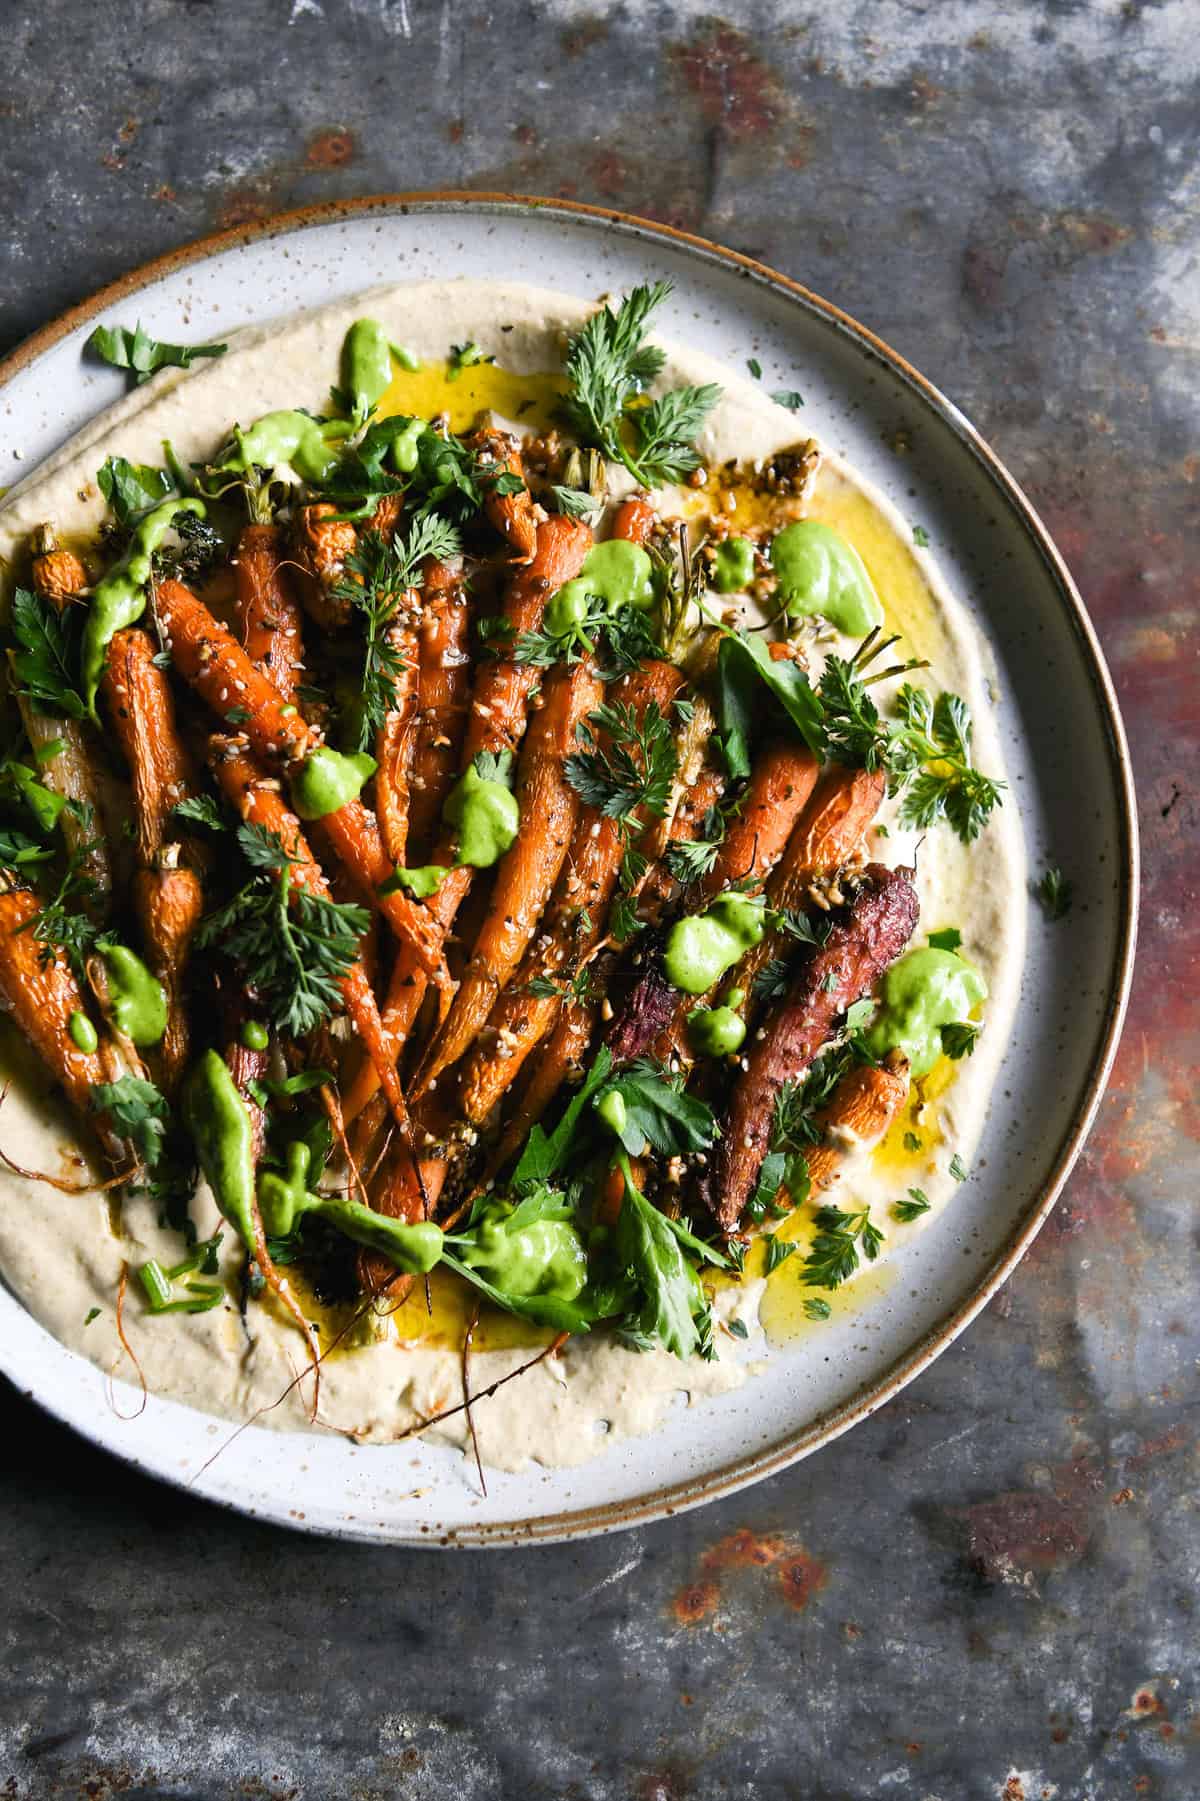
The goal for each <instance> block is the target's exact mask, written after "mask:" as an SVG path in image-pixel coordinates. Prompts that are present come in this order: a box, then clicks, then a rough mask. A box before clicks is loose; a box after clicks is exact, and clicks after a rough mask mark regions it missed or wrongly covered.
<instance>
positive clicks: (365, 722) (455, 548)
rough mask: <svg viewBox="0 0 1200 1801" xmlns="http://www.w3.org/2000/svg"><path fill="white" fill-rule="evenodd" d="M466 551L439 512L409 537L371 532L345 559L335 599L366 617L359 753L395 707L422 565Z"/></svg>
mask: <svg viewBox="0 0 1200 1801" xmlns="http://www.w3.org/2000/svg"><path fill="white" fill-rule="evenodd" d="M461 548H462V540H461V539H460V537H459V534H458V530H457V527H455V526H454V525H452V524H451V523H450V522H449V520H446V519H443V518H441V516H440V515H439V514H437V513H424V514H421V515H420V516H419V517H418V518H416V519H414V520H413V523H412V525H411V526H410V528H409V530H408V533H407V535H401V534H400V533H396V534H395V536H393V537H392V538H390V539H389V538H386V537H384V536H383V534H382V533H381V532H366V533H364V534H363V536H362V537H361V538H360V539H359V541H358V545H357V547H356V549H355V550H354V551H353V552H352V553H351V555H350V556H349V557H347V559H346V568H347V571H348V574H347V576H346V577H345V578H344V579H343V580H342V581H341V582H339V583H338V586H337V587H336V588H335V589H334V595H335V598H337V599H341V600H349V601H350V602H351V604H352V605H353V606H354V607H355V608H356V609H357V611H358V612H359V613H361V614H362V617H363V623H364V633H365V644H364V648H363V677H362V700H361V703H360V710H359V721H358V748H359V750H365V749H366V748H367V745H368V744H369V743H370V741H371V737H372V735H373V734H374V732H375V731H377V730H378V728H379V727H380V726H381V725H382V724H383V723H384V721H385V719H386V718H387V716H388V714H389V712H390V711H391V709H392V706H393V704H394V697H395V692H396V682H397V679H398V677H399V676H400V675H402V674H403V672H404V668H405V663H404V658H403V656H402V654H401V652H400V650H399V649H398V647H397V645H396V643H395V634H394V632H393V629H392V628H393V627H394V626H395V625H396V624H397V622H398V618H399V614H400V609H401V606H402V603H403V600H404V596H405V594H406V593H408V592H409V591H410V590H412V589H414V588H419V587H421V585H422V583H423V582H424V579H425V578H424V575H423V573H422V568H421V565H422V563H423V562H424V561H425V559H426V557H434V558H436V559H438V560H439V561H444V560H445V559H446V558H447V557H452V556H457V555H458V552H459V551H460V549H461Z"/></svg>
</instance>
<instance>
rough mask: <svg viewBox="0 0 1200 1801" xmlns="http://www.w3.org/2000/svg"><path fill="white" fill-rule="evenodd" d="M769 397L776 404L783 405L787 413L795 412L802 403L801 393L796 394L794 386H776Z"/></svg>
mask: <svg viewBox="0 0 1200 1801" xmlns="http://www.w3.org/2000/svg"><path fill="white" fill-rule="evenodd" d="M771 399H772V400H773V401H774V402H775V405H776V406H785V407H786V408H787V410H788V412H789V413H795V412H798V411H799V410H800V408H801V407H802V406H803V405H804V396H803V394H797V392H796V390H795V388H776V390H775V392H774V393H773V394H772V396H771Z"/></svg>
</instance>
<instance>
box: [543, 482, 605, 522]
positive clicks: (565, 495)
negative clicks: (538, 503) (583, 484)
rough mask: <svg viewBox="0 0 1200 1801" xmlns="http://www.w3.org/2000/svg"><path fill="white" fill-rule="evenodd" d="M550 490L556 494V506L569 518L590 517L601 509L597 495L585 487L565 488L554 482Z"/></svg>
mask: <svg viewBox="0 0 1200 1801" xmlns="http://www.w3.org/2000/svg"><path fill="white" fill-rule="evenodd" d="M550 492H551V494H553V496H554V505H555V508H556V509H557V511H558V512H560V513H562V514H564V515H565V517H566V518H568V519H588V518H590V517H591V515H592V514H593V513H598V512H599V510H600V504H601V503H600V502H599V501H598V500H597V499H596V496H595V495H594V494H589V493H587V491H586V490H585V489H583V488H565V487H562V486H560V485H558V484H555V483H552V484H551V487H550Z"/></svg>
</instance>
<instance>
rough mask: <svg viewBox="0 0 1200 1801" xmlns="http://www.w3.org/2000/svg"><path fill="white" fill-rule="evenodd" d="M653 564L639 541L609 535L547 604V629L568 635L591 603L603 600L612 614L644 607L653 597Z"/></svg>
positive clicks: (589, 552)
mask: <svg viewBox="0 0 1200 1801" xmlns="http://www.w3.org/2000/svg"><path fill="white" fill-rule="evenodd" d="M653 575H654V566H653V564H652V563H651V561H650V558H649V556H648V555H647V553H646V552H645V551H644V550H643V549H642V547H641V545H640V544H630V543H628V542H627V541H626V540H625V539H624V538H608V539H606V540H605V542H604V543H603V544H593V545H592V548H591V549H590V550H589V551H588V553H587V555H586V556H585V557H584V559H583V566H582V568H581V569H580V571H579V574H578V575H577V576H575V577H574V578H573V579H572V580H571V581H569V582H564V583H563V585H562V587H561V588H560V589H559V590H558V592H557V594H554V595H552V596H551V598H550V600H549V601H547V603H546V630H547V631H548V632H550V633H551V634H552V635H553V636H554V637H556V638H565V637H566V636H567V635H568V634H569V633H570V632H571V631H572V630H573V629H574V628H575V627H576V626H577V625H578V624H579V623H580V621H581V620H582V619H583V618H584V616H585V614H586V613H587V610H588V602H589V601H592V600H599V601H602V602H603V604H604V606H605V608H606V609H607V611H608V612H610V613H617V612H620V610H621V608H622V607H637V608H639V609H640V608H645V607H648V606H650V605H651V603H652V602H653V600H654V580H653Z"/></svg>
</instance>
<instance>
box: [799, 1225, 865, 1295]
mask: <svg viewBox="0 0 1200 1801" xmlns="http://www.w3.org/2000/svg"><path fill="white" fill-rule="evenodd" d="M816 1225H817V1232H816V1236H815V1237H814V1238H813V1241H812V1245H811V1247H810V1249H809V1253H808V1256H807V1257H806V1258H805V1259H804V1274H803V1276H802V1278H801V1279H802V1281H803V1282H804V1283H805V1284H806V1285H807V1286H808V1287H809V1288H840V1287H841V1285H842V1283H843V1282H845V1281H847V1280H848V1279H849V1278H850V1277H851V1276H852V1275H853V1274H854V1272H855V1270H856V1269H857V1268H858V1266H859V1252H860V1249H861V1252H862V1255H863V1256H864V1257H865V1258H866V1260H867V1262H868V1263H874V1261H875V1259H876V1257H878V1255H879V1247H880V1245H881V1244H882V1243H883V1233H882V1232H881V1231H880V1230H879V1228H878V1227H877V1226H874V1225H872V1224H871V1209H870V1208H869V1207H864V1208H862V1210H861V1211H860V1212H858V1213H843V1212H842V1210H841V1208H840V1207H820V1208H818V1210H817V1215H816Z"/></svg>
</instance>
